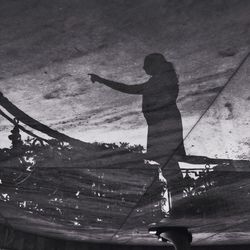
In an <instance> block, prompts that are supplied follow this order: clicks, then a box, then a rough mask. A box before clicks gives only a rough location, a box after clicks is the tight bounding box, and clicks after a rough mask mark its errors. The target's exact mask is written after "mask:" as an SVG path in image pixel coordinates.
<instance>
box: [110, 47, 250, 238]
mask: <svg viewBox="0 0 250 250" xmlns="http://www.w3.org/2000/svg"><path fill="white" fill-rule="evenodd" d="M249 55H250V52H248V53H247V55H246V56H245V57H244V58H243V59H242V61H241V62H240V64H239V65H238V67H237V68H236V70H235V71H234V72H233V74H232V75H231V76H230V77H229V79H228V80H227V81H226V83H225V84H224V86H223V87H222V88H221V90H220V91H219V92H218V94H217V95H216V96H215V98H214V99H213V100H212V101H211V103H210V104H209V105H208V107H207V108H206V110H205V111H204V112H203V114H202V115H201V116H200V118H199V119H198V120H197V122H196V123H195V124H194V125H193V127H192V128H191V129H190V131H189V132H188V134H187V135H186V136H185V138H184V139H183V141H181V143H180V144H179V145H178V147H177V148H176V150H175V151H174V152H173V153H172V155H171V156H170V157H169V158H168V159H167V161H166V162H165V164H164V165H163V167H162V169H163V168H164V167H166V166H167V165H168V163H169V162H170V161H171V159H172V158H173V157H174V155H175V154H176V152H178V149H179V147H181V145H182V143H183V142H184V140H186V139H187V137H188V136H189V135H190V134H191V132H192V131H193V130H194V128H195V127H196V126H197V125H198V123H199V122H200V121H201V119H202V118H203V117H204V116H205V114H206V113H207V111H208V110H209V109H210V108H211V106H212V105H213V104H214V103H215V101H216V100H217V98H218V97H219V96H220V95H221V93H222V92H223V91H224V89H225V88H226V87H227V86H228V84H229V83H230V82H231V80H232V79H233V77H234V76H235V75H236V74H237V73H238V71H239V69H240V68H241V66H242V65H243V64H244V63H245V62H246V60H247V59H248V57H249ZM156 178H157V177H156V176H155V177H154V178H153V180H152V182H151V184H150V185H149V186H148V187H147V189H146V190H145V192H144V193H143V194H142V195H141V197H140V199H139V200H138V201H137V203H136V205H135V206H134V207H133V208H132V209H131V210H130V212H129V213H128V214H127V215H126V217H125V219H124V221H123V223H121V225H120V227H119V228H118V229H117V230H116V232H115V233H114V234H113V236H112V237H111V239H113V238H114V237H115V235H117V233H118V232H119V231H120V230H121V228H122V227H123V226H124V225H125V223H126V222H127V220H128V218H129V217H130V216H131V214H132V213H133V211H134V210H135V208H136V207H137V206H138V204H139V203H140V201H141V200H142V198H143V197H144V195H145V194H146V192H147V190H148V189H150V188H151V187H152V185H153V183H154V182H155V181H156Z"/></svg>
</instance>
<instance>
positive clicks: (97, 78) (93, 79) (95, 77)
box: [88, 74, 102, 83]
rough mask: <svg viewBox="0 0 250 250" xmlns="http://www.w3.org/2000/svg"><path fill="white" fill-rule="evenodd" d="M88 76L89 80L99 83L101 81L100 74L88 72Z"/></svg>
mask: <svg viewBox="0 0 250 250" xmlns="http://www.w3.org/2000/svg"><path fill="white" fill-rule="evenodd" d="M88 75H89V76H90V81H91V82H93V83H94V82H99V83H101V81H102V78H101V77H100V76H98V75H96V74H88Z"/></svg>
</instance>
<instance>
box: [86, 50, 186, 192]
mask: <svg viewBox="0 0 250 250" xmlns="http://www.w3.org/2000/svg"><path fill="white" fill-rule="evenodd" d="M143 69H144V70H145V72H146V74H148V75H149V76H150V78H149V80H148V81H146V82H144V83H141V84H133V85H126V84H123V83H118V82H114V81H111V80H107V79H104V78H102V77H100V76H98V75H96V74H89V75H90V78H91V81H92V82H99V83H101V84H104V85H106V86H108V87H110V88H112V89H115V90H118V91H120V92H123V93H127V94H137V95H142V112H143V114H144V117H145V119H146V122H147V124H148V135H147V154H146V158H147V159H149V160H154V161H156V162H158V163H159V164H160V167H161V171H162V172H163V175H164V177H165V178H166V179H167V182H168V188H169V189H170V190H172V193H180V192H182V191H181V183H182V179H183V177H182V173H181V169H180V167H179V164H178V162H177V160H174V158H173V156H174V155H176V154H177V155H181V156H185V155H186V153H185V149H184V145H183V128H182V120H181V114H180V112H179V109H178V107H177V104H176V100H177V97H178V92H179V86H178V78H177V75H176V72H175V69H174V67H173V64H172V63H171V62H168V61H167V60H166V59H165V57H164V56H163V55H162V54H159V53H153V54H149V55H147V56H146V57H145V60H144V66H143Z"/></svg>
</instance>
